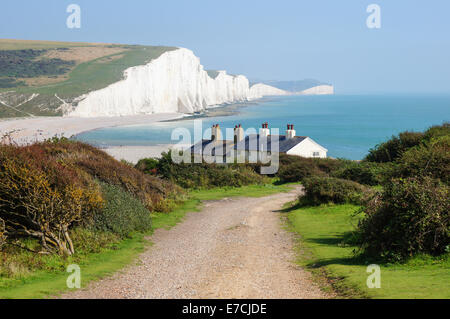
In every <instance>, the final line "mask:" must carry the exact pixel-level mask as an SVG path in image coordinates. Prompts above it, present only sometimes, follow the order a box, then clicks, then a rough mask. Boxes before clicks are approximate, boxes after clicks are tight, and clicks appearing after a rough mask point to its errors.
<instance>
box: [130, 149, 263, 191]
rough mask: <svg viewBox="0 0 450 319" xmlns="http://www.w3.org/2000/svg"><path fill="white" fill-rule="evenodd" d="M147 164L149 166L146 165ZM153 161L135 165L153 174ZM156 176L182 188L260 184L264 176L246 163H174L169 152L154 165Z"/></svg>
mask: <svg viewBox="0 0 450 319" xmlns="http://www.w3.org/2000/svg"><path fill="white" fill-rule="evenodd" d="M147 164H149V166H147ZM153 165H154V162H153V161H148V160H142V161H140V162H139V164H138V165H137V166H136V167H138V168H140V169H141V170H143V171H150V172H151V173H152V174H153V170H154V168H153ZM156 171H157V174H158V176H161V177H162V178H164V179H166V180H169V181H171V182H173V183H175V184H177V185H179V186H181V187H184V188H211V187H223V186H230V187H240V186H243V185H250V184H261V183H263V182H265V181H266V179H265V177H263V176H261V175H259V174H257V173H256V172H255V171H254V168H253V167H251V166H250V165H246V164H207V163H179V164H178V163H174V162H173V161H172V157H171V153H170V152H169V153H163V154H162V158H161V159H159V161H158V163H157V165H156Z"/></svg>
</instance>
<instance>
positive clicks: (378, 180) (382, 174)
mask: <svg viewBox="0 0 450 319" xmlns="http://www.w3.org/2000/svg"><path fill="white" fill-rule="evenodd" d="M395 170H396V164H394V163H374V162H366V161H363V162H353V161H349V162H348V163H347V164H346V165H345V166H344V167H343V168H340V169H338V170H337V171H335V172H333V177H338V178H342V179H348V180H351V181H354V182H357V183H360V184H363V185H370V186H375V185H380V184H383V183H384V182H386V181H387V180H388V179H389V177H390V176H391V175H392V174H393V173H394V171H395Z"/></svg>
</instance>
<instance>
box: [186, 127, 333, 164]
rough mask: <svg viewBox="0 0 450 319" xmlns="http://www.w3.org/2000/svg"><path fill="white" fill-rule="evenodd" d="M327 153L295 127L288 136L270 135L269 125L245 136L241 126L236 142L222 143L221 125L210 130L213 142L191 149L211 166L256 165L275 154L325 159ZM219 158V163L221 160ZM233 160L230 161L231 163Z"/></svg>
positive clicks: (209, 141)
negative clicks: (240, 162)
mask: <svg viewBox="0 0 450 319" xmlns="http://www.w3.org/2000/svg"><path fill="white" fill-rule="evenodd" d="M327 152H328V150H327V149H326V148H325V147H323V146H321V145H319V144H318V143H316V142H315V141H314V140H313V139H311V138H310V137H308V136H296V132H295V130H294V125H293V124H288V125H287V130H286V134H285V135H270V130H269V124H268V123H267V122H266V123H264V124H263V125H262V128H261V129H260V132H259V134H250V135H247V136H245V134H244V129H243V128H242V126H241V125H236V127H235V128H234V141H228V140H223V139H222V133H221V130H220V126H219V125H218V124H216V125H214V126H213V127H212V130H211V139H210V140H207V139H204V140H202V141H201V142H198V143H197V144H195V145H194V146H192V147H191V153H192V154H193V155H194V157H199V158H202V157H203V159H205V160H206V161H208V162H232V161H234V159H236V158H241V159H242V158H243V157H244V158H245V159H246V160H250V161H254V162H255V161H256V160H263V162H264V159H267V157H271V155H272V154H274V153H279V154H288V155H294V156H301V157H313V158H326V157H327ZM219 158H220V159H219ZM230 159H231V161H230Z"/></svg>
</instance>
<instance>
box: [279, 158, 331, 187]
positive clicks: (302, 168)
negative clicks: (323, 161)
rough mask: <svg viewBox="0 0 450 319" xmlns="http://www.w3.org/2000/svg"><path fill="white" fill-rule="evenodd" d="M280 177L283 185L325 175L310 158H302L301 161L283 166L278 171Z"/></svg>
mask: <svg viewBox="0 0 450 319" xmlns="http://www.w3.org/2000/svg"><path fill="white" fill-rule="evenodd" d="M277 175H278V177H279V178H280V182H282V183H290V182H301V181H303V180H304V179H305V178H307V177H311V176H323V175H325V173H323V172H322V171H321V170H320V169H319V168H318V167H317V164H316V163H315V162H314V161H313V160H312V159H310V158H301V160H299V161H296V162H292V163H291V164H288V165H282V166H281V167H280V169H279V171H278V174H277Z"/></svg>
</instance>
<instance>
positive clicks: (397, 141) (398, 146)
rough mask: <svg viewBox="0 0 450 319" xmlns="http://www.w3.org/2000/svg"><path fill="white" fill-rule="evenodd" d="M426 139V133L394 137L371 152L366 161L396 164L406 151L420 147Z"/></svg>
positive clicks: (404, 134)
mask: <svg viewBox="0 0 450 319" xmlns="http://www.w3.org/2000/svg"><path fill="white" fill-rule="evenodd" d="M423 138H424V133H418V132H403V133H400V134H399V135H398V136H392V138H391V139H390V140H388V141H387V142H384V143H381V144H379V145H377V146H375V148H372V149H370V150H369V154H368V155H367V156H366V158H365V159H366V160H367V161H369V162H377V163H386V162H394V161H396V160H397V159H398V158H400V157H401V156H402V154H403V152H405V151H406V150H408V149H409V148H411V147H414V146H417V145H419V144H420V143H421V142H422V140H423Z"/></svg>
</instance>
